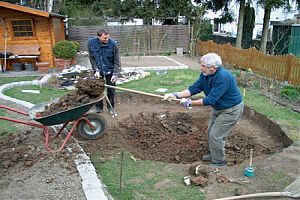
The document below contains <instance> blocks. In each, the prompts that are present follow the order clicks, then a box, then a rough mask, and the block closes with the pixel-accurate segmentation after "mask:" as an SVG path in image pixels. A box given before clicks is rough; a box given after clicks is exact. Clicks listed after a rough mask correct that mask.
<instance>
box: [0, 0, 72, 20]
mask: <svg viewBox="0 0 300 200" xmlns="http://www.w3.org/2000/svg"><path fill="white" fill-rule="evenodd" d="M1 7H3V8H8V9H12V10H17V11H20V12H25V13H29V14H33V15H38V16H42V17H47V18H49V17H51V16H53V17H59V18H66V16H64V15H59V14H55V13H50V12H46V11H43V10H38V9H35V8H30V7H26V6H20V5H16V4H12V3H7V2H3V1H0V8H1Z"/></svg>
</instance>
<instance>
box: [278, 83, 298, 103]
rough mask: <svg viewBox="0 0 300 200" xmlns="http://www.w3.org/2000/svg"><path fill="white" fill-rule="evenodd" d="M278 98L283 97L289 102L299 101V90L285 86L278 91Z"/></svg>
mask: <svg viewBox="0 0 300 200" xmlns="http://www.w3.org/2000/svg"><path fill="white" fill-rule="evenodd" d="M280 96H282V97H285V98H287V99H290V100H297V99H300V88H297V87H292V86H285V87H284V88H282V90H281V91H280Z"/></svg>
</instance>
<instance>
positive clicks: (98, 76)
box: [94, 71, 100, 79]
mask: <svg viewBox="0 0 300 200" xmlns="http://www.w3.org/2000/svg"><path fill="white" fill-rule="evenodd" d="M94 77H95V78H96V79H99V78H100V72H99V71H96V72H95V74H94Z"/></svg>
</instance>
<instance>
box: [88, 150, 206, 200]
mask: <svg viewBox="0 0 300 200" xmlns="http://www.w3.org/2000/svg"><path fill="white" fill-rule="evenodd" d="M130 156H131V154H130V153H128V152H124V158H123V168H122V190H121V193H120V163H121V155H120V154H119V155H117V156H116V157H114V158H112V159H111V160H108V161H106V162H105V163H103V162H101V154H95V155H93V156H92V161H93V164H94V165H95V167H96V170H97V171H98V173H99V174H101V179H102V180H103V182H104V183H105V184H106V185H107V186H108V190H109V192H110V194H112V196H113V197H114V198H115V199H120V200H121V199H122V200H125V199H126V200H127V199H128V200H131V199H178V200H180V199H182V200H184V199H195V197H196V199H200V200H201V199H204V196H203V193H202V192H201V191H200V188H199V187H196V186H185V185H184V184H183V177H184V176H186V174H184V173H183V172H182V171H180V170H178V169H176V168H172V169H170V168H169V167H168V166H169V165H168V164H166V163H162V162H156V161H147V160H146V161H134V160H132V159H131V158H130ZM162 182H164V184H162V185H163V186H160V187H158V186H157V185H158V183H162Z"/></svg>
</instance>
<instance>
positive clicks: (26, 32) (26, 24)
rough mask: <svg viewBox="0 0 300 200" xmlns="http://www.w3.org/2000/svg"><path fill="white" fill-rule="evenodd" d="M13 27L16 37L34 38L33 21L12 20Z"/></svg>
mask: <svg viewBox="0 0 300 200" xmlns="http://www.w3.org/2000/svg"><path fill="white" fill-rule="evenodd" d="M11 25H12V30H13V32H14V36H15V37H32V36H33V24H32V20H12V21H11Z"/></svg>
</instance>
